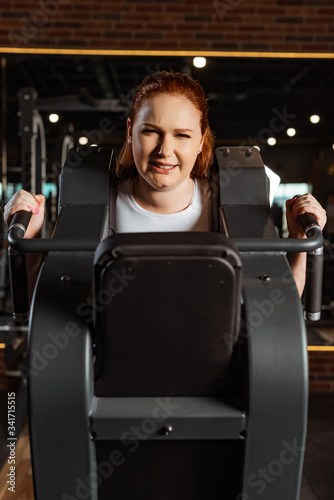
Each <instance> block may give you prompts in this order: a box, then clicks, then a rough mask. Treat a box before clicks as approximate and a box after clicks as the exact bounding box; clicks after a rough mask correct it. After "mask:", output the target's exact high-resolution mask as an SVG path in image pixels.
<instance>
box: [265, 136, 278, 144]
mask: <svg viewBox="0 0 334 500" xmlns="http://www.w3.org/2000/svg"><path fill="white" fill-rule="evenodd" d="M276 142H277V141H276V139H275V137H268V139H267V143H268V144H269V146H275V144H276Z"/></svg>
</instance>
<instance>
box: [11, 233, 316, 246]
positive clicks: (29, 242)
mask: <svg viewBox="0 0 334 500" xmlns="http://www.w3.org/2000/svg"><path fill="white" fill-rule="evenodd" d="M311 232H312V233H313V234H311ZM309 233H310V237H309V238H307V239H304V238H301V239H298V238H281V239H279V238H277V239H276V238H272V239H262V238H234V239H232V241H233V242H234V243H235V245H236V246H237V247H238V249H239V250H240V252H310V251H312V250H315V249H316V248H319V247H320V246H321V245H322V244H323V236H322V233H321V231H320V230H317V229H312V230H310V231H309ZM21 234H22V232H20V230H19V229H18V228H13V229H12V230H10V231H9V232H8V243H9V245H10V246H11V247H12V248H14V249H15V250H18V251H20V252H85V251H88V252H94V251H95V249H96V247H97V245H98V243H99V241H98V240H90V239H77V240H75V239H73V240H70V239H60V238H59V239H57V238H54V239H39V238H34V239H27V238H22V237H21Z"/></svg>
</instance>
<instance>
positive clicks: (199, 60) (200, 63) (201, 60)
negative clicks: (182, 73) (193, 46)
mask: <svg viewBox="0 0 334 500" xmlns="http://www.w3.org/2000/svg"><path fill="white" fill-rule="evenodd" d="M193 65H194V66H195V68H204V66H206V59H205V57H194V59H193Z"/></svg>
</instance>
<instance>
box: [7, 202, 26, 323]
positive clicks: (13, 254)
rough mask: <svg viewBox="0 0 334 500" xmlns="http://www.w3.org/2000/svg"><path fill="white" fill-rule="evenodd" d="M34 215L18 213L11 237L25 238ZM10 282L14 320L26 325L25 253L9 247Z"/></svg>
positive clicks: (14, 219) (13, 222)
mask: <svg viewBox="0 0 334 500" xmlns="http://www.w3.org/2000/svg"><path fill="white" fill-rule="evenodd" d="M31 216H32V213H31V212H27V211H26V210H20V211H19V212H17V213H16V214H15V215H14V217H13V219H12V222H11V224H10V227H9V231H8V241H9V239H10V237H9V235H11V237H14V238H19V239H20V238H23V236H24V235H25V232H26V230H27V227H28V224H29V222H30V219H31ZM8 266H9V280H10V289H11V296H12V308H13V318H14V320H15V321H19V322H21V323H25V322H26V321H28V319H29V311H30V305H29V294H28V279H27V268H26V256H25V253H23V252H21V251H19V250H15V249H14V248H11V246H9V247H8Z"/></svg>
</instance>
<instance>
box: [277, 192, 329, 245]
mask: <svg viewBox="0 0 334 500" xmlns="http://www.w3.org/2000/svg"><path fill="white" fill-rule="evenodd" d="M285 207H286V219H287V224H288V230H289V237H290V238H306V236H305V233H304V230H303V228H302V226H301V224H300V223H299V221H298V216H299V215H302V214H305V213H309V214H313V215H314V216H315V218H316V219H317V221H318V224H319V226H320V228H321V229H323V228H324V226H325V224H326V222H327V216H326V210H324V209H323V208H322V206H321V205H320V203H319V202H318V201H317V200H316V199H315V198H314V196H312V195H311V194H310V193H306V194H303V195H301V196H294V197H293V198H292V199H291V200H287V202H286V204H285Z"/></svg>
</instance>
